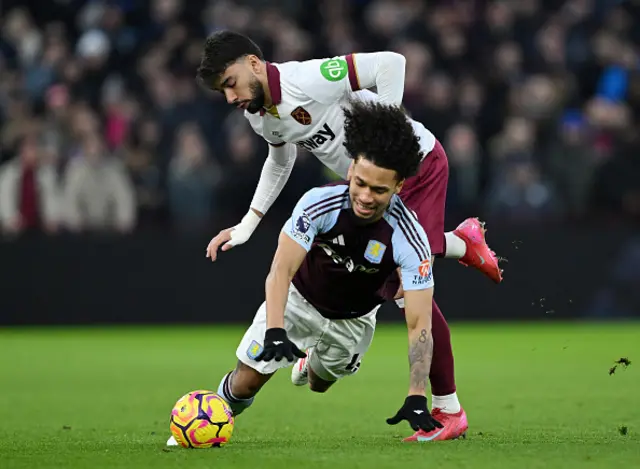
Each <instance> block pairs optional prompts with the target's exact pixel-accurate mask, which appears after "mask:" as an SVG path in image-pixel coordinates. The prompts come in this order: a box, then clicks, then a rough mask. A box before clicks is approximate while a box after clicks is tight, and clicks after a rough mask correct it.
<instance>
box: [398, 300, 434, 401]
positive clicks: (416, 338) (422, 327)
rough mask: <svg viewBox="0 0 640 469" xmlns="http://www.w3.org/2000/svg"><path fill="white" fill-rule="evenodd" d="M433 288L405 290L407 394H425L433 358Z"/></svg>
mask: <svg viewBox="0 0 640 469" xmlns="http://www.w3.org/2000/svg"><path fill="white" fill-rule="evenodd" d="M432 299H433V288H428V289H426V290H410V291H407V292H405V294H404V301H405V318H406V321H407V329H408V332H409V395H419V396H426V390H427V379H428V378H429V371H430V370H431V360H432V358H433V337H432V336H431V314H432V310H431V302H432Z"/></svg>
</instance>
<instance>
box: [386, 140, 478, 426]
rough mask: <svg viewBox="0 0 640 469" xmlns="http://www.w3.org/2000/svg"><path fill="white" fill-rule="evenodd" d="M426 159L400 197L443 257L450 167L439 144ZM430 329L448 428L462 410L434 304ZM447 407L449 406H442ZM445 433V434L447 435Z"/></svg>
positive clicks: (437, 395)
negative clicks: (416, 180) (451, 418)
mask: <svg viewBox="0 0 640 469" xmlns="http://www.w3.org/2000/svg"><path fill="white" fill-rule="evenodd" d="M427 158H428V159H427V160H426V161H424V162H423V164H422V167H421V170H420V175H419V177H420V184H419V185H413V187H411V188H409V191H408V192H406V193H404V194H402V193H401V197H402V199H403V201H404V202H405V204H406V205H407V206H408V207H409V208H411V209H412V210H414V211H415V212H416V213H417V215H418V219H419V220H420V224H421V225H422V226H423V228H424V229H425V232H426V233H427V237H428V238H429V243H430V245H431V252H432V255H433V256H443V255H444V253H445V249H446V240H445V234H444V215H445V202H446V193H447V180H448V176H449V166H448V162H447V157H446V154H445V153H444V150H443V149H442V146H441V145H440V144H439V143H436V147H435V148H434V149H433V151H432V152H431V153H430V154H429V155H428V156H427ZM395 277H397V275H396V276H395ZM399 285H400V281H399V278H392V279H390V280H389V281H387V286H386V291H385V292H384V294H385V295H386V296H387V298H392V297H393V296H391V295H394V296H396V292H394V291H393V288H394V287H395V286H399ZM397 303H398V305H399V306H400V307H401V308H402V307H403V306H404V304H403V300H402V299H400V300H397ZM431 329H432V335H433V360H432V364H431V372H430V374H429V381H430V383H431V390H432V408H433V412H434V413H435V414H442V413H443V412H444V413H446V414H447V415H445V416H444V417H443V416H442V415H440V416H439V417H438V420H439V421H441V423H443V424H445V427H446V422H445V421H443V420H448V417H449V416H454V415H455V416H457V415H458V414H459V411H460V410H461V409H460V404H459V402H458V398H457V395H456V386H455V368H454V360H453V350H452V347H451V332H450V330H449V326H448V325H447V322H446V320H445V318H444V316H443V314H442V312H441V311H440V308H439V307H438V305H437V304H436V303H435V301H434V302H433V320H432V328H431ZM444 403H446V405H443V404H444ZM465 421H466V416H465ZM457 426H458V423H457V422H452V425H451V428H456V427H457ZM443 433H445V434H446V433H448V432H443Z"/></svg>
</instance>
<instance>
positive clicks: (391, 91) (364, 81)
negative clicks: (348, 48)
mask: <svg viewBox="0 0 640 469" xmlns="http://www.w3.org/2000/svg"><path fill="white" fill-rule="evenodd" d="M352 60H353V68H354V70H355V75H356V81H355V84H356V85H357V87H354V86H353V85H354V82H353V80H352V83H351V85H352V89H353V90H354V91H355V90H358V89H362V90H365V89H370V88H373V87H374V86H375V87H376V91H377V94H378V97H379V98H378V99H379V100H380V102H382V103H383V104H393V105H396V106H399V105H400V104H402V96H403V95H404V75H405V64H406V62H407V61H406V59H405V58H404V56H403V55H401V54H398V53H396V52H388V51H384V52H369V53H359V54H353V59H352Z"/></svg>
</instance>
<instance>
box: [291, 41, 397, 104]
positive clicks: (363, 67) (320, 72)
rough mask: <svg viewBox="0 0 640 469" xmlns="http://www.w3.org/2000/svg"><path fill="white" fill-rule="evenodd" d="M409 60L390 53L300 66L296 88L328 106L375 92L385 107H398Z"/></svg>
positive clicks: (376, 53)
mask: <svg viewBox="0 0 640 469" xmlns="http://www.w3.org/2000/svg"><path fill="white" fill-rule="evenodd" d="M405 64H406V59H405V58H404V56H403V55H402V54H398V53H396V52H391V51H381V52H368V53H355V54H348V55H345V56H342V57H334V58H332V59H313V60H307V61H305V62H301V63H300V65H299V66H298V68H297V71H296V73H297V75H296V85H297V86H298V87H299V88H300V90H301V91H302V92H303V93H304V94H305V95H306V96H308V97H310V98H311V99H313V100H315V101H318V102H320V103H323V104H326V105H329V104H332V103H337V102H339V101H340V100H342V99H343V98H344V97H345V96H347V95H350V94H351V93H352V92H353V91H358V90H366V89H371V88H374V87H375V88H376V91H377V94H378V100H379V101H380V102H382V103H383V104H391V105H395V106H399V105H400V104H402V96H403V94H404V76H405Z"/></svg>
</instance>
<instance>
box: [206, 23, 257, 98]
mask: <svg viewBox="0 0 640 469" xmlns="http://www.w3.org/2000/svg"><path fill="white" fill-rule="evenodd" d="M247 55H255V56H257V57H258V58H259V59H260V60H262V61H264V56H263V55H262V51H261V50H260V48H259V47H258V46H257V45H256V43H255V42H253V41H252V40H251V39H249V38H248V37H247V36H244V35H242V34H240V33H236V32H234V31H227V30H223V31H218V32H215V33H213V34H212V35H210V36H209V37H208V38H207V39H206V41H205V43H204V49H203V51H202V57H201V59H200V66H199V67H198V71H197V73H196V79H197V80H198V81H199V82H200V83H201V84H202V85H204V86H206V87H207V88H210V89H213V88H214V87H215V86H216V82H217V81H218V79H219V78H220V75H222V74H223V73H224V71H225V70H226V69H227V67H228V66H229V65H231V64H233V63H234V62H236V61H237V60H238V59H240V58H242V57H246V56H247Z"/></svg>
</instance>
